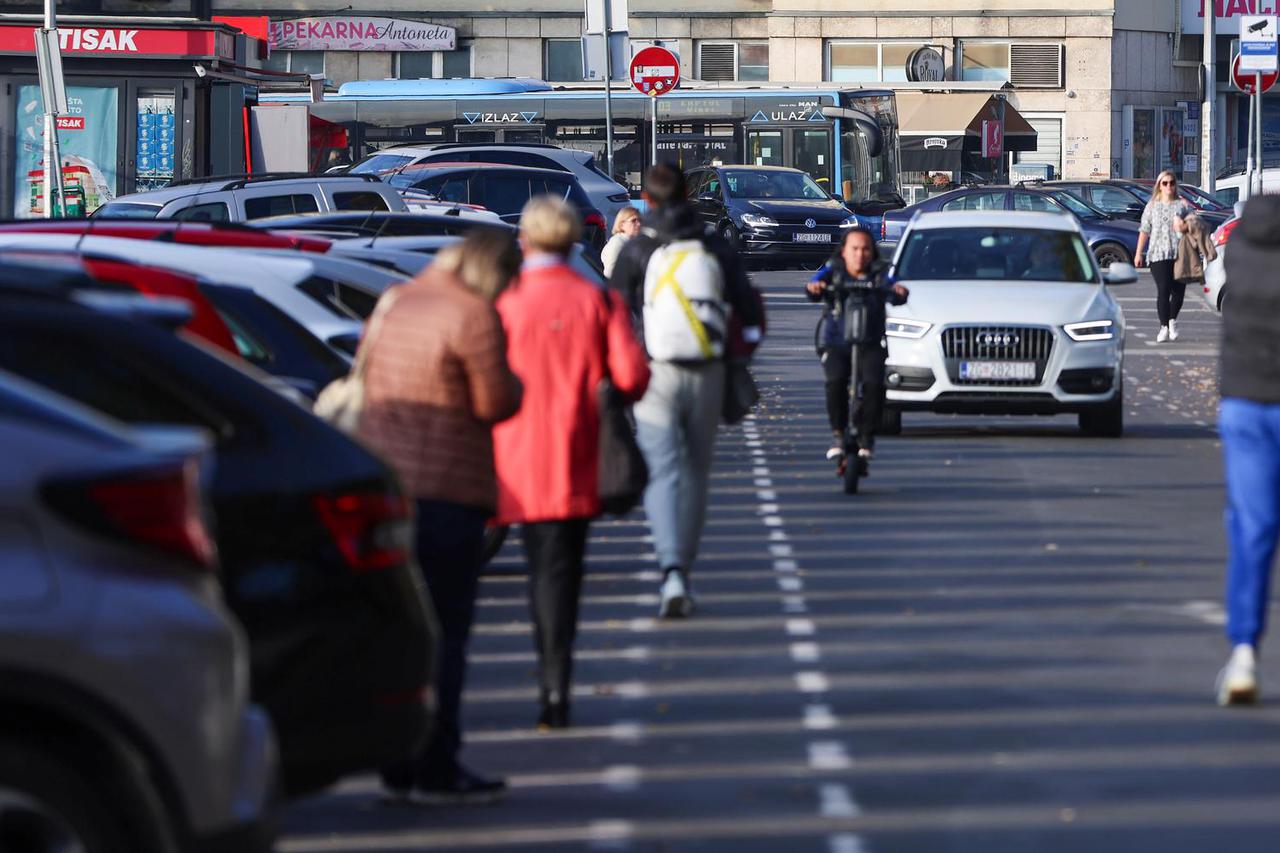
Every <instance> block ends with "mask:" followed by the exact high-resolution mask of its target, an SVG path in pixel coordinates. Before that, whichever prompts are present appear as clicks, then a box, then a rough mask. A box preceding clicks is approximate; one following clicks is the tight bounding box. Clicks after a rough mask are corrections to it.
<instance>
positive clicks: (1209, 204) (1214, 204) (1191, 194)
mask: <svg viewBox="0 0 1280 853" xmlns="http://www.w3.org/2000/svg"><path fill="white" fill-rule="evenodd" d="M1181 189H1182V194H1183V195H1185V196H1186V197H1187V200H1188V201H1193V202H1195V203H1196V204H1198V205H1200V207H1202V208H1204V209H1205V210H1226V209H1227V208H1226V205H1224V204H1223V203H1222V202H1220V201H1218V200H1217V199H1216V198H1214V197H1213V196H1211V195H1209V194H1208V193H1207V192H1205V191H1204V190H1202V189H1200V188H1199V187H1189V186H1187V185H1186V184H1183V185H1182V187H1181Z"/></svg>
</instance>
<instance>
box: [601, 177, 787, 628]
mask: <svg viewBox="0 0 1280 853" xmlns="http://www.w3.org/2000/svg"><path fill="white" fill-rule="evenodd" d="M643 195H644V199H645V201H646V202H648V204H649V208H650V213H649V214H648V215H647V216H646V217H645V219H644V227H643V228H642V229H641V231H640V234H639V235H638V236H636V237H634V238H632V239H631V240H630V241H629V242H628V243H627V244H626V246H625V247H623V251H622V254H621V255H620V256H619V258H618V261H617V264H616V265H615V267H614V270H613V276H612V277H611V278H610V284H611V285H612V286H613V287H615V288H616V289H618V290H619V291H621V292H622V294H623V295H624V297H625V298H626V300H627V304H628V305H630V306H631V310H632V312H633V313H634V314H635V316H636V317H637V318H638V319H639V321H640V324H641V326H642V328H643V333H644V344H645V349H646V350H647V351H648V354H649V359H650V365H649V368H650V372H651V378H650V381H649V389H648V391H647V392H646V393H645V396H644V398H643V399H641V400H640V402H639V403H637V404H636V405H635V408H634V414H635V418H636V439H637V441H638V443H639V445H640V449H641V451H642V452H643V453H644V457H645V462H646V463H647V464H648V466H649V486H648V488H647V489H646V490H645V495H644V508H645V513H646V514H647V515H648V517H649V528H650V530H651V532H652V533H653V539H654V550H655V551H656V552H657V556H658V565H659V567H660V568H661V569H662V570H663V580H662V588H661V604H660V605H659V610H658V613H659V615H660V616H662V617H664V618H672V617H683V616H688V615H689V614H690V613H692V612H693V594H692V589H691V586H690V582H689V574H690V571H691V569H692V568H693V562H694V559H695V558H696V557H697V554H698V543H699V541H700V540H701V538H702V526H703V521H704V519H705V517H706V509H707V486H708V482H709V476H710V472H711V455H712V448H713V447H714V444H715V437H716V429H717V427H718V426H719V423H720V416H721V410H722V407H723V402H724V393H725V351H726V344H727V339H728V336H729V330H730V318H731V317H733V316H734V315H736V316H737V320H738V325H740V326H741V328H742V329H743V330H744V332H743V336H744V337H745V338H748V339H750V338H752V337H754V338H756V339H758V338H759V335H760V326H761V323H762V320H763V318H762V317H761V316H760V306H759V302H758V301H757V299H756V296H755V292H754V290H753V289H752V287H751V283H750V281H749V280H748V279H747V273H746V270H745V269H744V268H743V266H742V263H741V261H740V260H739V259H738V256H737V254H736V253H735V252H734V250H733V247H732V246H730V245H729V243H728V242H726V241H725V240H724V239H723V238H721V237H720V236H719V235H717V234H714V233H708V231H707V229H706V227H705V226H704V225H703V223H702V222H701V220H699V218H698V217H697V215H696V213H695V212H694V210H693V208H692V207H691V206H690V205H689V203H688V200H687V198H686V191H685V181H684V175H683V174H682V173H681V172H680V170H679V169H677V168H676V167H674V166H671V165H668V164H658V165H656V166H654V167H653V168H652V169H650V170H649V173H648V174H647V175H646V176H645V185H644V194H643Z"/></svg>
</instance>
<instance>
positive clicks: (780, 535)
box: [769, 530, 787, 542]
mask: <svg viewBox="0 0 1280 853" xmlns="http://www.w3.org/2000/svg"><path fill="white" fill-rule="evenodd" d="M769 541H770V542H786V541H787V534H786V533H784V532H783V531H781V530H771V531H770V532H769Z"/></svg>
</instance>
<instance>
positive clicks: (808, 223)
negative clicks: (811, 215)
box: [804, 219, 818, 228]
mask: <svg viewBox="0 0 1280 853" xmlns="http://www.w3.org/2000/svg"><path fill="white" fill-rule="evenodd" d="M804 227H805V228H817V227H818V221H817V220H816V219H806V220H805V221H804Z"/></svg>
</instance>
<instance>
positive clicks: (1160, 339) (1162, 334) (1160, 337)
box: [1156, 326, 1169, 344]
mask: <svg viewBox="0 0 1280 853" xmlns="http://www.w3.org/2000/svg"><path fill="white" fill-rule="evenodd" d="M1167 340H1169V327H1168V326H1161V327H1160V331H1159V332H1158V333H1156V343H1158V344H1162V343H1164V342H1165V341H1167Z"/></svg>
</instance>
